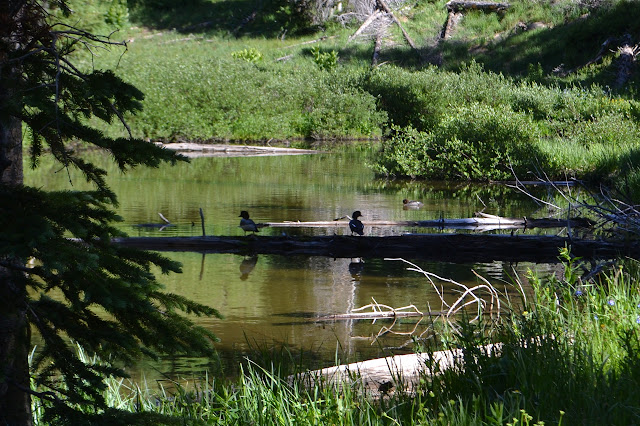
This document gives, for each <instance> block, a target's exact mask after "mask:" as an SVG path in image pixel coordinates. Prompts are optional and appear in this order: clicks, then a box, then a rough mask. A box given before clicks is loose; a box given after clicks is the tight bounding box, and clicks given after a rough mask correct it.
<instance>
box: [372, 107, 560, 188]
mask: <svg viewBox="0 0 640 426" xmlns="http://www.w3.org/2000/svg"><path fill="white" fill-rule="evenodd" d="M395 131H396V134H395V135H394V136H393V137H392V138H391V139H390V140H388V141H386V142H385V143H384V145H383V149H382V152H381V156H380V159H379V161H378V164H377V165H376V166H374V167H375V169H376V171H377V172H378V173H380V174H385V175H403V176H412V177H417V176H420V177H425V178H429V179H462V180H480V181H487V180H504V179H509V178H512V177H513V173H516V174H517V175H518V176H522V175H524V174H526V173H527V172H528V171H530V170H532V169H533V168H534V167H536V166H537V165H539V164H543V165H544V164H547V161H546V156H545V155H543V154H542V153H541V152H540V151H538V150H537V149H536V147H535V144H534V142H535V140H536V137H537V129H536V126H535V125H534V123H533V122H532V121H531V119H530V118H529V117H528V116H526V115H524V114H521V113H516V112H513V111H511V110H510V109H508V108H505V107H498V108H493V107H489V106H486V105H481V104H472V105H469V106H465V107H458V108H455V109H453V110H451V111H450V113H449V114H447V115H446V116H445V117H444V118H443V119H442V121H441V122H440V123H438V125H437V126H436V127H435V128H434V129H433V131H432V132H418V131H416V130H415V129H413V128H406V129H400V128H395Z"/></svg>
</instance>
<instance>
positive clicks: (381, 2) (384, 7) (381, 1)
mask: <svg viewBox="0 0 640 426" xmlns="http://www.w3.org/2000/svg"><path fill="white" fill-rule="evenodd" d="M378 5H379V6H380V8H381V9H382V10H384V11H385V12H387V13H388V14H389V15H391V19H393V22H395V23H396V24H397V25H398V27H400V30H401V31H402V35H403V36H404V39H405V40H407V43H409V46H411V48H412V49H413V50H415V51H416V52H418V53H420V52H419V50H418V47H417V46H416V44H415V43H414V42H413V40H412V39H411V37H410V36H409V33H407V31H406V30H405V29H404V27H403V26H402V23H400V21H399V20H398V18H396V15H394V13H393V12H392V11H391V9H390V8H389V6H388V5H387V3H386V2H385V1H384V0H378Z"/></svg>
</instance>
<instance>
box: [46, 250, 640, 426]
mask: <svg viewBox="0 0 640 426" xmlns="http://www.w3.org/2000/svg"><path fill="white" fill-rule="evenodd" d="M561 255H562V256H563V260H564V271H563V273H562V275H561V276H550V277H539V276H537V275H536V274H533V273H531V275H530V281H531V283H532V287H533V290H534V294H533V296H528V297H526V298H525V299H526V300H525V302H524V304H523V305H522V308H520V309H518V310H513V311H511V312H510V315H503V316H502V319H501V322H500V323H488V322H487V321H481V322H479V323H468V322H465V321H462V320H461V321H460V322H459V324H458V326H459V327H460V328H459V330H460V331H459V332H458V333H456V334H454V335H450V336H447V338H446V339H443V340H446V341H447V342H448V343H447V345H448V347H450V348H452V349H454V348H458V347H459V348H462V353H463V356H461V357H458V358H456V360H455V362H454V363H453V365H452V366H451V367H450V368H447V369H443V370H442V371H437V370H436V369H433V370H432V371H431V372H427V373H424V374H423V375H422V377H421V378H420V385H419V386H418V388H417V390H416V392H413V393H411V394H405V393H400V392H396V393H393V392H391V393H390V394H388V395H383V396H382V398H381V399H376V398H372V397H371V395H368V394H367V392H365V391H364V390H363V389H362V388H360V387H359V386H358V385H356V384H354V383H355V381H354V382H345V383H338V384H330V383H328V382H322V381H321V382H319V383H317V384H316V385H314V386H313V387H308V386H306V385H305V384H304V383H302V382H297V381H296V380H292V379H291V375H290V372H291V368H290V367H291V366H292V365H298V364H297V361H292V360H289V361H287V359H286V356H285V357H282V355H283V354H286V352H280V353H279V355H277V354H278V353H277V352H276V355H277V356H274V358H273V359H271V360H269V359H268V357H266V358H265V357H264V355H265V354H266V352H264V353H263V354H262V355H261V357H258V359H259V360H258V361H257V362H259V364H258V363H256V362H255V361H249V362H247V363H245V364H244V365H243V367H242V374H241V375H240V378H239V379H237V380H233V381H231V380H228V379H218V378H212V377H209V376H206V375H205V376H204V377H202V378H199V379H196V380H195V382H192V383H187V384H185V382H184V381H182V380H180V381H177V382H176V387H175V389H174V390H173V391H171V392H169V391H168V390H167V389H159V390H157V389H155V390H154V389H150V388H149V387H148V385H147V384H143V385H138V384H133V383H131V382H124V381H115V380H111V379H109V380H107V381H106V382H107V385H108V388H107V390H106V391H105V392H106V393H107V395H108V400H109V404H110V407H111V408H110V409H109V410H125V411H127V412H130V413H131V415H135V416H142V415H145V413H146V414H148V415H152V416H156V417H154V422H155V423H156V424H164V423H178V424H220V425H231V424H233V425H235V424H259V425H271V424H281V425H288V424H303V425H304V424H309V425H312V424H353V425H356V424H357V425H360V424H403V425H405V424H406V425H410V424H437V425H445V424H447V425H460V424H462V425H476V424H477V425H503V424H516V423H519V424H534V423H535V424H542V422H544V424H569V425H571V424H580V425H589V424H593V425H596V424H615V425H628V424H638V423H639V422H640V391H638V389H640V292H639V288H638V282H639V281H640V267H639V265H638V264H637V263H636V262H635V261H633V262H631V261H625V262H623V263H622V265H621V266H613V267H610V268H608V269H607V270H606V272H603V273H602V274H601V276H600V277H599V278H598V279H595V280H585V281H582V279H581V277H580V274H579V270H580V266H581V265H580V263H579V260H577V259H572V258H571V257H570V256H569V253H568V251H566V250H565V251H563V252H562V254H561ZM505 318H506V319H505ZM487 343H499V344H497V345H494V346H490V347H489V346H486V345H487ZM417 349H418V350H421V351H424V352H428V351H430V350H435V349H439V350H441V349H443V348H442V347H437V348H436V347H426V346H425V347H420V346H419V345H418V346H417ZM445 349H446V348H445ZM85 362H95V360H93V361H91V360H85ZM287 364H288V365H287ZM427 367H429V363H427ZM399 380H403V378H399ZM42 403H43V402H42V401H39V400H37V399H36V400H34V404H35V405H36V407H38V406H39V405H40V404H42ZM84 409H85V410H86V411H87V412H88V413H90V414H94V415H95V416H96V417H95V418H96V419H99V418H100V415H101V413H106V415H109V414H110V413H111V414H112V412H110V411H109V410H103V411H101V410H96V409H95V408H91V407H85V408H84ZM36 412H39V411H37V410H36ZM159 416H162V417H159ZM136 418H137V417H136ZM40 423H41V422H40Z"/></svg>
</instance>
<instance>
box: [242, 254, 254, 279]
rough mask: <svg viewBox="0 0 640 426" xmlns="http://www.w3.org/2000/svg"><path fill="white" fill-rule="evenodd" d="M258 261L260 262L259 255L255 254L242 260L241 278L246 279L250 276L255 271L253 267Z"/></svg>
mask: <svg viewBox="0 0 640 426" xmlns="http://www.w3.org/2000/svg"><path fill="white" fill-rule="evenodd" d="M256 263H258V255H257V254H254V255H253V256H245V258H244V259H242V262H240V279H241V280H242V281H245V280H246V279H247V278H249V274H250V273H251V271H253V268H255V267H256Z"/></svg>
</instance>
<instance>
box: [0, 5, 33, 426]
mask: <svg viewBox="0 0 640 426" xmlns="http://www.w3.org/2000/svg"><path fill="white" fill-rule="evenodd" d="M27 7H28V6H27V2H26V0H5V1H3V2H0V183H3V184H7V185H11V186H16V187H19V186H22V184H23V172H22V123H21V121H20V120H19V119H18V118H16V113H17V112H18V111H17V110H18V109H19V108H20V107H21V103H20V102H19V99H16V90H15V87H16V83H17V81H18V78H19V75H20V68H19V64H18V62H8V61H7V60H8V59H12V56H14V55H13V53H15V52H17V50H18V48H19V46H20V45H21V43H22V41H23V40H24V37H25V34H23V26H22V19H23V17H24V15H25V10H26V9H27ZM0 261H2V262H3V263H4V264H5V265H24V262H23V261H22V260H21V259H17V258H15V257H10V258H8V257H4V258H0ZM26 301H27V292H26V277H25V276H24V274H23V273H22V272H16V270H10V269H8V268H5V267H0V423H2V424H9V425H32V424H33V419H32V413H31V398H30V394H29V393H28V390H29V387H30V379H29V362H28V356H29V349H30V346H31V342H30V337H31V334H30V328H29V322H28V320H27V303H26Z"/></svg>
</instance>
